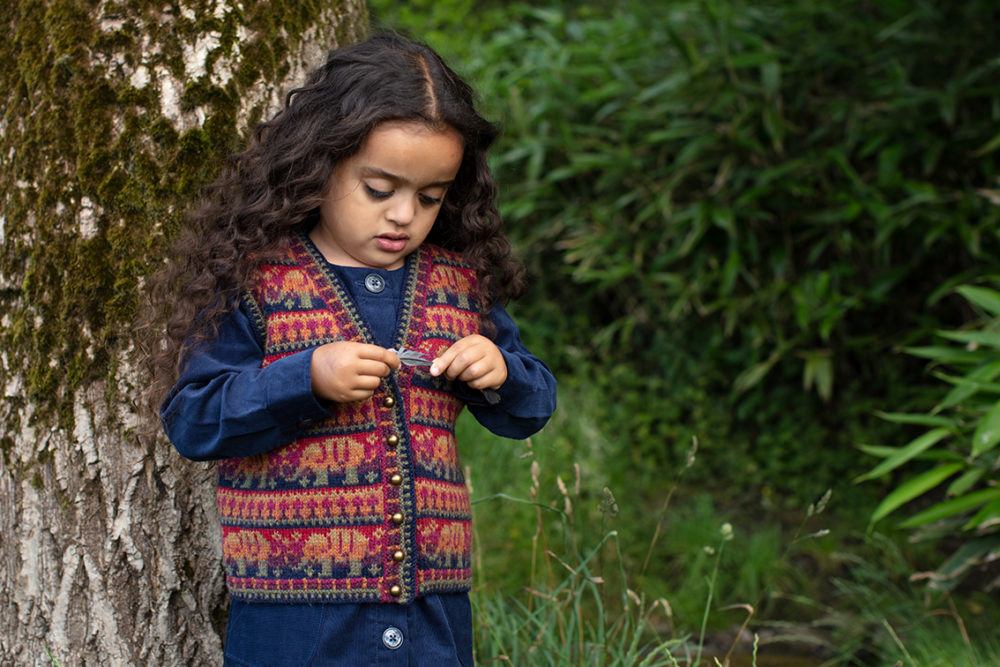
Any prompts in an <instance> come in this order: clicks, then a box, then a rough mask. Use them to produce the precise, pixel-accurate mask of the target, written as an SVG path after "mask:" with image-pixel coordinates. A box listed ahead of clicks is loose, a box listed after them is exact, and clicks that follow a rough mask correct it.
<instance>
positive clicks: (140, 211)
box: [0, 0, 366, 667]
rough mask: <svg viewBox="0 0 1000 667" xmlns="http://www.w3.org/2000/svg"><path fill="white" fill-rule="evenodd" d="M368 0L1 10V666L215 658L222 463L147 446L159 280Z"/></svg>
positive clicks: (24, 2)
mask: <svg viewBox="0 0 1000 667" xmlns="http://www.w3.org/2000/svg"><path fill="white" fill-rule="evenodd" d="M365 27H366V18H365V11H364V2H363V0H339V1H338V0H313V1H311V2H300V1H299V0H271V1H270V2H268V1H267V0H174V1H173V2H169V3H155V2H148V1H145V0H139V1H131V2H115V1H113V0H4V2H0V28H2V29H3V30H4V31H5V34H4V35H3V39H2V40H0V84H2V89H3V90H4V91H5V92H6V95H7V98H6V104H5V105H4V109H3V117H2V119H0V241H2V246H3V250H2V255H0V322H2V330H0V387H2V388H3V394H2V395H0V665H9V664H15V665H49V664H61V665H66V666H67V667H68V666H69V665H105V664H109V665H143V664H155V665H200V664H220V663H221V658H222V637H221V635H222V634H223V632H224V628H225V618H226V598H225V593H224V586H223V578H222V571H221V566H220V557H221V554H220V546H219V538H218V527H217V521H216V518H215V500H214V473H213V471H212V470H213V469H212V467H211V466H210V465H207V464H192V463H188V462H185V461H184V460H182V459H181V458H180V457H179V456H178V455H177V454H176V453H175V452H174V451H173V449H172V448H171V447H170V445H169V444H168V443H167V442H166V441H165V440H164V439H162V438H161V439H160V440H159V441H157V442H155V443H143V442H142V441H140V439H139V438H138V437H137V435H136V431H137V426H138V423H139V422H138V412H137V409H136V408H135V407H134V401H135V400H136V399H137V398H138V396H139V394H140V390H141V388H142V387H141V386H139V385H140V383H141V380H140V376H139V374H138V373H137V371H136V368H135V364H134V362H133V361H131V357H130V356H129V352H130V350H131V348H132V342H131V336H130V331H131V330H132V327H133V324H132V322H133V321H134V319H135V315H136V312H137V310H138V308H139V304H140V293H141V291H142V283H143V276H145V275H148V274H150V273H151V272H152V271H153V270H154V268H155V267H156V266H157V264H158V263H159V261H160V258H161V257H162V256H163V250H164V248H165V244H166V242H167V241H168V240H169V239H170V238H171V237H172V234H173V232H174V231H176V229H177V226H178V220H179V217H180V215H181V214H182V212H183V211H184V210H185V209H186V208H187V207H188V206H189V205H190V204H191V202H192V201H193V199H194V197H195V196H196V195H197V191H198V189H199V188H200V186H201V185H202V184H204V183H205V182H206V181H207V180H208V179H210V178H211V177H212V176H213V175H214V172H215V171H216V170H217V169H218V168H219V167H220V166H221V164H222V162H223V160H224V156H225V155H227V154H228V153H230V152H231V151H232V150H234V149H238V148H239V147H240V146H241V145H242V144H243V143H244V139H243V138H244V137H245V136H246V130H247V128H249V127H251V126H252V125H253V124H254V123H255V122H256V121H258V120H260V119H261V118H263V117H266V116H269V115H271V113H273V111H274V110H276V108H277V107H278V105H279V104H280V101H281V100H282V98H283V95H284V93H285V92H287V90H288V89H289V88H290V86H291V85H292V84H295V83H297V82H300V81H302V79H303V75H304V72H305V71H306V70H308V69H310V68H312V67H315V66H316V65H318V64H320V62H321V61H322V58H323V55H324V53H325V52H326V50H327V49H329V48H330V47H332V46H335V45H336V44H343V43H348V42H351V41H355V40H356V39H357V38H359V37H360V36H361V34H362V33H363V31H364V29H365Z"/></svg>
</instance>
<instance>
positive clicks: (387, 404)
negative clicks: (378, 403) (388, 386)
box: [382, 396, 396, 408]
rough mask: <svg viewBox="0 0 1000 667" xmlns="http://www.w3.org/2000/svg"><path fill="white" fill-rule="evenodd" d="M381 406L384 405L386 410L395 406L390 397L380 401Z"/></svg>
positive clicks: (393, 400)
mask: <svg viewBox="0 0 1000 667" xmlns="http://www.w3.org/2000/svg"><path fill="white" fill-rule="evenodd" d="M382 405H384V406H385V407H387V408H391V407H392V406H394V405H396V399H395V398H393V397H392V396H386V397H385V398H384V399H382Z"/></svg>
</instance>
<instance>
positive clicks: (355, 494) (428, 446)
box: [217, 237, 480, 603]
mask: <svg viewBox="0 0 1000 667" xmlns="http://www.w3.org/2000/svg"><path fill="white" fill-rule="evenodd" d="M405 271H406V273H405V277H404V288H403V299H402V303H401V307H400V311H399V312H400V315H399V322H398V325H397V330H396V340H395V343H396V347H397V348H404V347H405V348H407V349H410V350H416V351H418V352H420V353H422V354H423V355H424V356H426V357H427V358H428V359H432V358H434V357H436V356H437V355H438V354H439V353H441V352H443V351H444V350H445V349H447V348H448V347H449V346H450V345H451V344H452V343H454V342H455V341H457V340H459V339H461V338H463V337H465V336H468V335H471V334H474V333H478V332H479V327H480V324H479V323H480V308H479V302H478V300H477V298H476V296H475V295H476V273H475V271H474V270H472V269H471V268H469V267H468V266H466V265H465V264H463V263H462V261H461V260H460V257H459V255H458V254H456V253H453V252H450V251H447V250H443V249H441V248H438V247H436V246H433V245H429V244H424V245H423V246H421V247H420V248H419V249H418V250H417V251H415V252H413V253H412V254H411V255H410V256H409V257H408V258H407V261H406V267H405ZM252 284H253V287H252V289H251V290H250V293H249V294H248V295H246V296H245V297H244V301H245V305H246V306H247V309H248V310H249V311H250V312H251V313H252V317H253V320H254V326H255V329H256V331H257V335H258V336H259V338H260V342H261V344H262V347H263V349H264V359H263V363H262V367H265V366H267V365H268V364H271V363H273V362H274V361H276V360H278V359H280V358H282V357H284V356H287V355H290V354H294V353H296V352H301V351H304V350H308V349H310V348H313V347H316V346H318V345H322V344H324V343H330V342H334V341H341V340H350V341H359V342H368V343H370V342H372V336H371V333H370V332H369V331H368V328H367V325H366V324H365V322H364V320H363V319H362V318H361V317H360V315H359V314H358V313H357V312H356V310H355V307H354V305H353V301H352V300H351V299H350V297H349V296H348V293H347V292H346V291H345V287H344V285H343V284H341V282H340V280H339V279H338V277H337V276H336V274H335V273H334V272H333V270H332V268H331V266H330V265H329V264H328V263H327V262H326V261H325V260H324V259H323V256H322V255H321V254H320V253H319V251H318V250H317V249H316V248H315V246H313V245H312V243H311V242H310V241H309V240H308V239H306V238H304V237H295V238H293V239H292V240H291V241H290V243H289V245H288V247H287V249H286V250H284V251H282V253H281V254H280V255H279V257H278V259H273V260H268V261H265V262H263V263H262V264H261V265H260V266H259V268H258V270H257V273H256V274H255V277H254V281H253V283H252ZM462 407H463V403H462V402H461V401H459V400H458V399H457V398H456V397H455V396H454V394H453V393H452V391H451V383H450V382H449V381H448V380H446V379H444V378H443V377H438V378H435V377H432V376H431V375H430V374H429V372H428V370H427V369H426V368H411V367H407V366H403V367H402V368H401V369H400V370H399V371H395V372H393V373H392V374H391V375H390V376H388V377H387V378H384V379H383V380H382V383H381V385H380V387H379V388H378V389H377V390H376V391H375V393H374V394H373V395H372V397H371V398H370V399H368V400H366V401H362V402H359V403H344V404H341V403H334V404H332V405H331V406H330V407H329V410H328V417H327V418H325V419H322V420H318V421H315V422H313V423H311V424H309V425H307V427H306V428H304V429H303V430H302V432H301V435H300V437H299V438H298V439H297V440H295V441H294V442H291V443H289V444H288V445H285V446H283V447H279V448H277V449H275V450H272V451H269V452H266V453H263V454H257V455H254V456H250V457H245V458H231V459H225V460H222V461H220V462H219V482H218V490H217V501H218V509H219V516H220V519H221V523H222V541H223V558H224V565H225V570H226V581H227V584H228V587H229V590H230V593H231V594H232V595H233V597H235V598H238V599H241V600H246V601H256V602H399V603H406V602H411V601H412V600H413V599H415V598H416V597H418V596H421V595H425V594H428V593H442V592H454V591H467V590H469V588H470V584H471V557H470V550H471V543H472V533H471V511H470V504H469V494H468V490H467V489H466V487H465V480H464V476H463V474H462V470H461V467H460V465H459V461H458V452H457V449H456V445H455V436H454V430H455V420H456V419H457V418H458V415H459V413H460V412H461V410H462Z"/></svg>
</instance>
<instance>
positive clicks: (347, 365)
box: [310, 341, 399, 403]
mask: <svg viewBox="0 0 1000 667" xmlns="http://www.w3.org/2000/svg"><path fill="white" fill-rule="evenodd" d="M393 370H399V357H397V356H396V353H395V352H393V351H391V350H386V349H385V348H381V347H379V346H378V345H368V344H366V343H354V342H350V341H338V342H336V343H327V344H326V345H321V346H319V347H317V348H316V350H315V351H314V352H313V356H312V365H311V367H310V371H311V373H312V390H313V393H314V394H316V395H317V396H319V397H320V398H325V399H328V400H331V401H335V402H337V403H356V402H358V401H363V400H365V399H367V398H370V397H371V395H372V394H373V393H375V390H376V389H378V387H379V384H380V383H381V381H382V378H384V377H385V376H387V375H388V374H389V372H390V371H393Z"/></svg>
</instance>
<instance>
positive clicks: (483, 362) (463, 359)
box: [430, 334, 507, 389]
mask: <svg viewBox="0 0 1000 667" xmlns="http://www.w3.org/2000/svg"><path fill="white" fill-rule="evenodd" d="M430 372H431V375H433V376H434V377H437V376H439V375H442V374H443V375H444V376H445V377H447V378H448V379H449V380H455V379H458V380H461V381H462V382H465V383H466V384H468V385H469V386H470V387H472V388H473V389H499V388H500V386H501V385H502V384H503V383H504V382H506V381H507V363H506V362H505V361H504V359H503V355H502V354H501V353H500V349H499V348H497V346H496V345H494V344H493V341H491V340H490V339H489V338H487V337H486V336H480V335H479V334H473V335H471V336H466V337H465V338H462V339H461V340H459V341H458V342H457V343H455V344H453V345H452V346H451V347H449V348H448V349H447V350H445V351H444V352H442V353H441V355H440V356H439V357H438V358H437V359H435V360H434V363H433V364H431V370H430Z"/></svg>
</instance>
